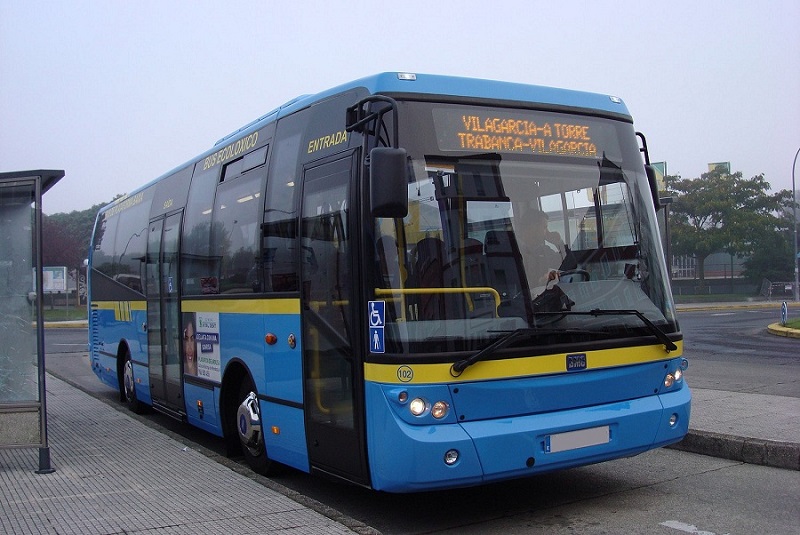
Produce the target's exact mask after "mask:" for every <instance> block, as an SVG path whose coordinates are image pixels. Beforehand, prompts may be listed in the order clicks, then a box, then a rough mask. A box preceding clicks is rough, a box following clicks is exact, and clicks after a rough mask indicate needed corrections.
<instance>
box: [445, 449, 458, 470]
mask: <svg viewBox="0 0 800 535" xmlns="http://www.w3.org/2000/svg"><path fill="white" fill-rule="evenodd" d="M457 462H458V450H447V452H446V453H445V454H444V464H446V465H447V466H453V465H454V464H456V463H457Z"/></svg>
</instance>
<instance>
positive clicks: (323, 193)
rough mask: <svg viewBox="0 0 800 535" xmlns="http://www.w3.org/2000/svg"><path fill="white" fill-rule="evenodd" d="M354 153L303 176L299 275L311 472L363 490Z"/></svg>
mask: <svg viewBox="0 0 800 535" xmlns="http://www.w3.org/2000/svg"><path fill="white" fill-rule="evenodd" d="M356 154H357V153H353V152H350V153H347V154H345V155H344V156H338V157H335V158H337V159H333V160H331V159H327V160H326V163H323V164H320V165H316V166H314V167H310V168H306V169H305V171H304V174H303V194H302V198H303V207H302V224H301V234H300V240H301V247H300V249H301V252H300V259H301V260H300V265H301V268H300V275H301V295H302V306H303V312H302V316H303V365H304V372H303V373H304V382H305V409H306V437H307V441H308V455H309V459H310V461H311V465H312V467H313V468H315V469H318V470H322V471H324V472H327V473H331V474H335V475H339V476H343V477H346V478H347V479H349V480H352V481H356V482H359V483H363V484H368V482H369V481H368V475H367V467H366V454H365V452H364V447H365V446H364V444H365V442H364V440H363V434H364V433H363V428H364V424H363V417H362V414H363V386H361V383H362V382H363V377H362V373H361V372H360V369H361V367H360V364H359V363H360V359H359V358H358V355H357V354H356V352H355V350H354V340H357V339H358V338H357V336H354V332H353V329H354V323H353V310H354V306H353V305H354V303H353V295H354V281H353V279H354V271H353V269H354V267H353V266H354V261H353V258H352V253H353V251H352V244H353V242H352V240H351V236H350V233H351V229H352V228H354V226H355V225H354V222H351V221H348V217H349V215H350V214H352V213H353V211H352V206H351V205H350V184H351V180H352V176H353V172H354V171H353V170H354V169H355V168H356V165H357V164H356V162H357V158H356V157H355V155H356Z"/></svg>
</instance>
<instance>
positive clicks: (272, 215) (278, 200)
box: [261, 112, 307, 292]
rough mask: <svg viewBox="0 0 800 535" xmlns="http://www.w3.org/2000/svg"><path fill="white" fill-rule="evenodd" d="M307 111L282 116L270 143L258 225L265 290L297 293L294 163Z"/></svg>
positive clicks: (296, 181) (295, 174)
mask: <svg viewBox="0 0 800 535" xmlns="http://www.w3.org/2000/svg"><path fill="white" fill-rule="evenodd" d="M306 121H307V114H306V113H304V112H300V113H297V114H295V115H292V116H290V117H286V118H285V119H282V120H281V121H280V122H279V123H278V130H277V134H276V138H275V141H274V143H273V146H274V149H273V154H272V156H271V157H270V162H271V163H270V164H269V167H270V170H269V179H268V181H267V187H266V191H267V194H266V202H265V207H264V223H263V225H261V240H262V242H261V269H262V270H263V281H264V282H263V283H264V288H263V289H264V291H266V292H296V291H297V290H298V289H299V287H300V285H299V280H298V273H297V272H298V270H299V268H298V266H297V258H298V257H297V190H298V188H297V187H296V184H299V178H298V174H297V163H298V159H299V155H300V144H301V139H302V133H303V128H304V126H305V124H306Z"/></svg>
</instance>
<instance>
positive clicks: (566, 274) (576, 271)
mask: <svg viewBox="0 0 800 535" xmlns="http://www.w3.org/2000/svg"><path fill="white" fill-rule="evenodd" d="M570 275H580V276H581V277H582V279H583V280H581V281H580V282H586V281H588V280H589V279H590V278H591V276H590V275H589V272H588V271H586V270H585V269H567V270H565V271H561V272H559V274H558V279H559V280H560V281H561V282H576V281H575V279H574V278H570V279H569V280H564V277H569V276H570Z"/></svg>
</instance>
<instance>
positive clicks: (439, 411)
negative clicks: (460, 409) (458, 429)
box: [431, 401, 450, 420]
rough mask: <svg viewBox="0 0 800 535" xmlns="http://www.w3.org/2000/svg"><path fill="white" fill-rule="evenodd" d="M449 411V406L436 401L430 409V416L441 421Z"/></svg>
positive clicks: (444, 402) (443, 402)
mask: <svg viewBox="0 0 800 535" xmlns="http://www.w3.org/2000/svg"><path fill="white" fill-rule="evenodd" d="M449 410H450V405H448V404H447V402H446V401H437V402H436V403H434V404H433V407H431V416H433V417H434V418H436V419H437V420H441V419H442V418H444V417H445V416H447V412H448V411H449Z"/></svg>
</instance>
